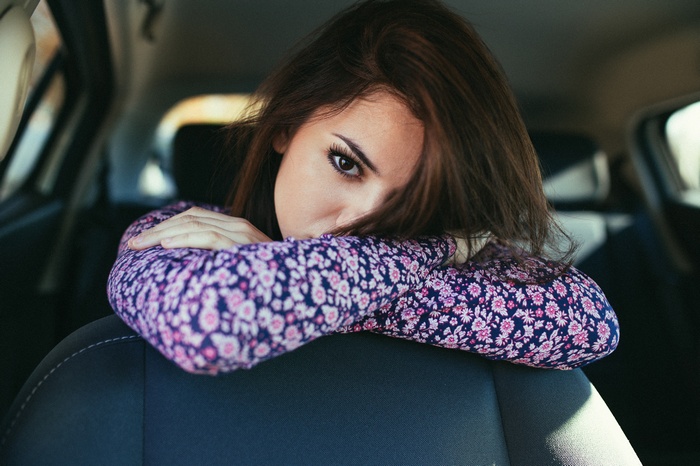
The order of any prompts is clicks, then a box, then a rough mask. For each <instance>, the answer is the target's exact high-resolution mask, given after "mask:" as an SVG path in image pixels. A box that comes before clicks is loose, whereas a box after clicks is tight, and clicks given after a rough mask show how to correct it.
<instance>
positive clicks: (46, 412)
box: [0, 316, 638, 465]
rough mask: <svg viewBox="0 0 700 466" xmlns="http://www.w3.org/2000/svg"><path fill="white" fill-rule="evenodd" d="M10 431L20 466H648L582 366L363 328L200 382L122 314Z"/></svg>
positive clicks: (85, 343)
mask: <svg viewBox="0 0 700 466" xmlns="http://www.w3.org/2000/svg"><path fill="white" fill-rule="evenodd" d="M35 388H36V389H35ZM25 401H26V403H25ZM592 430H596V431H599V432H604V433H605V435H598V434H595V433H593V432H591V431H592ZM1 432H3V441H4V442H5V443H4V445H3V446H2V448H0V464H10V465H12V464H21V465H31V464H168V465H171V464H208V465H216V464H421V465H425V464H468V465H479V464H497V465H509V464H513V465H532V464H538V465H543V464H571V465H578V464H610V463H609V462H607V461H602V462H601V459H603V460H608V459H609V460H611V461H613V463H614V464H638V462H636V456H635V455H634V452H633V451H632V450H631V447H630V446H629V443H628V442H627V440H626V438H625V437H624V435H623V434H622V432H621V431H620V429H619V427H618V425H617V423H616V422H615V420H614V418H613V417H612V415H611V414H610V413H609V411H608V410H607V408H606V407H605V404H604V403H603V402H602V400H600V398H599V397H598V395H597V393H596V392H595V390H594V389H592V386H591V385H590V383H589V382H588V380H587V379H586V378H585V376H584V375H583V373H582V372H581V371H580V370H576V371H571V372H550V371H542V370H537V369H529V368H524V367H517V366H513V365H511V364H508V363H495V362H490V361H486V360H484V359H482V358H480V357H478V356H475V355H473V354H468V353H463V352H459V351H454V350H446V349H441V348H435V347H430V346H426V345H421V344H418V343H412V342H406V341H401V340H395V339H391V338H388V337H382V336H378V335H373V334H367V333H363V334H352V335H335V336H331V337H325V338H321V339H319V340H317V341H315V342H312V343H311V344H309V345H307V346H304V347H302V348H299V349H298V350H296V351H294V352H292V353H289V354H286V355H284V356H282V357H279V358H277V359H274V360H271V361H268V362H266V363H263V364H261V365H259V366H257V367H256V368H254V369H252V370H249V371H237V372H234V373H231V374H228V375H225V376H220V377H216V378H214V377H207V376H195V375H191V374H187V373H184V372H182V371H181V370H180V369H178V368H177V367H175V366H174V365H173V364H171V363H170V362H169V361H166V360H165V359H164V358H162V357H161V356H160V355H159V354H158V353H157V352H156V351H155V350H153V349H152V348H151V347H150V346H148V345H147V344H145V343H144V342H143V341H142V340H141V339H140V338H138V337H137V336H135V335H134V334H133V332H131V330H129V329H128V328H126V327H125V326H124V325H123V324H122V323H121V321H119V319H117V318H116V317H114V316H110V317H107V318H105V319H102V320H100V321H97V322H95V323H93V324H90V325H88V326H86V327H84V328H83V329H81V330H79V331H78V332H76V333H75V334H73V335H71V336H70V337H69V338H68V339H67V340H66V341H64V342H63V343H61V345H59V346H58V347H57V348H56V349H55V350H54V351H53V352H52V353H51V354H50V355H49V356H48V357H47V359H46V360H45V361H44V362H43V363H42V365H41V366H40V367H39V368H38V369H37V370H36V371H35V373H34V374H33V375H32V378H31V379H30V380H29V381H28V383H27V385H26V386H25V388H24V389H23V392H22V393H21V394H20V399H18V401H17V402H16V403H15V405H14V406H13V408H12V410H11V412H10V415H9V416H8V418H6V420H5V423H4V426H3V430H2V431H1ZM591 435H593V438H594V441H589V440H587V439H590V438H591Z"/></svg>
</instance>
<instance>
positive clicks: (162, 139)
mask: <svg viewBox="0 0 700 466" xmlns="http://www.w3.org/2000/svg"><path fill="white" fill-rule="evenodd" d="M249 103H250V95H249V94H207V95H200V96H195V97H190V98H188V99H185V100H182V101H180V102H178V103H177V104H175V105H174V106H173V107H172V108H171V109H170V110H169V111H168V112H167V113H166V114H165V116H164V117H163V119H162V120H161V121H160V123H159V124H158V128H157V130H156V134H155V140H154V148H153V151H152V156H151V157H150V158H149V160H148V162H147V163H146V165H145V166H144V168H143V170H142V171H141V174H140V176H139V192H140V193H141V194H142V195H144V196H146V197H153V198H161V199H167V198H170V197H172V196H173V195H174V194H175V187H174V183H173V181H172V177H171V175H170V170H169V166H170V153H171V147H172V142H173V138H174V137H175V133H177V130H178V129H179V128H180V127H182V126H184V125H187V124H193V123H218V124H222V125H224V124H228V123H231V122H233V121H236V120H237V119H239V118H241V117H242V116H243V115H244V114H245V112H246V110H247V109H248V107H249Z"/></svg>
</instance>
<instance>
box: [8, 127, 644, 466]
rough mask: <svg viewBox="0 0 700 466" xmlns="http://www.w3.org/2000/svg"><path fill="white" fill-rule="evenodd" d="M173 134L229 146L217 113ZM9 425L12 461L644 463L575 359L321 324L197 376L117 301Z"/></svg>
mask: <svg viewBox="0 0 700 466" xmlns="http://www.w3.org/2000/svg"><path fill="white" fill-rule="evenodd" d="M182 131H186V133H182ZM180 134H181V135H182V134H185V136H181V137H179V138H178V137H176V140H175V141H176V143H177V145H176V147H175V148H174V155H175V156H176V158H180V157H185V158H187V157H196V158H197V159H198V160H201V157H210V156H211V154H207V153H206V151H207V150H216V151H220V150H221V146H220V145H219V142H217V138H218V133H216V130H215V129H214V128H212V127H211V126H208V125H202V126H194V127H190V128H189V129H181V133H180ZM213 136H216V138H213ZM183 141H184V142H183ZM198 141H199V142H198ZM185 146H187V147H190V148H196V150H194V149H188V150H185V149H184V148H185ZM207 148H208V149H207ZM217 153H218V152H217ZM209 160H214V159H209ZM173 163H174V167H176V170H181V173H184V174H185V175H186V174H187V173H188V170H187V169H186V168H183V167H186V166H187V163H185V164H181V165H178V164H180V162H178V161H176V160H174V161H173ZM178 166H179V167H180V168H177V167H178ZM175 178H176V180H177V179H178V176H177V175H176V177H175ZM185 178H187V177H186V176H185ZM193 179H198V180H199V183H200V186H199V191H198V192H199V193H205V192H207V190H209V192H211V193H215V192H219V193H222V192H224V191H222V190H218V191H217V189H218V188H216V186H212V185H211V184H210V183H211V181H210V178H209V176H207V175H206V174H202V175H201V176H199V175H198V176H197V177H192V178H190V181H191V180H193ZM192 188H193V189H195V188H196V186H193V187H192ZM183 192H184V191H183ZM200 200H207V201H210V202H212V201H213V202H217V201H219V202H220V201H221V200H220V199H214V198H212V197H209V198H207V199H200ZM0 436H1V437H0V464H3V465H5V464H7V465H20V464H21V465H32V464H101V465H109V464H120V465H121V464H135V465H138V464H168V465H170V464H421V465H425V464H470V465H471V464H498V465H501V464H505V465H545V464H560V465H564V464H566V465H584V464H585V465H590V464H601V465H603V464H604V465H607V464H619V465H625V464H639V460H638V459H637V456H636V454H635V452H634V451H633V449H632V447H631V446H630V444H629V442H628V441H627V439H626V437H625V435H624V433H623V432H622V430H621V429H620V427H619V425H618V424H617V422H616V420H615V419H614V417H613V415H612V414H611V412H610V411H609V409H608V408H607V406H606V405H605V402H604V401H603V400H602V399H601V397H600V396H599V394H598V393H597V391H596V390H595V388H594V387H593V385H592V384H591V383H590V382H589V381H588V379H587V378H586V376H585V375H584V373H583V372H582V371H581V370H580V369H577V370H573V371H552V370H541V369H533V368H527V367H522V366H516V365H513V364H510V363H506V362H494V361H489V360H486V359H483V358H481V357H479V356H477V355H474V354H469V353H465V352H461V351H457V350H448V349H443V348H436V347H431V346H427V345H423V344H418V343H413V342H407V341H403V340H397V339H392V338H389V337H385V336H380V335H374V334H370V333H359V334H348V335H333V336H328V337H323V338H320V339H318V340H316V341H314V342H312V343H310V344H308V345H305V346H303V347H301V348H299V349H297V350H295V351H293V352H291V353H288V354H285V355H283V356H281V357H278V358H275V359H273V360H270V361H267V362H265V363H263V364H261V365H259V366H257V367H255V368H253V369H251V370H240V371H236V372H233V373H231V374H227V375H224V376H219V377H209V376H201V375H200V376H197V375H192V374H188V373H186V372H183V371H182V370H180V369H179V368H177V367H176V366H175V365H173V364H172V363H171V362H169V361H167V360H166V359H164V358H163V357H162V356H161V355H160V354H159V353H158V352H157V351H156V350H154V349H153V348H152V347H151V346H150V345H149V344H147V343H146V342H144V340H142V339H141V338H140V337H139V336H138V335H136V334H135V333H134V332H133V331H132V330H130V329H129V328H128V327H127V326H126V325H124V324H123V323H122V322H121V320H120V319H119V318H118V317H116V316H109V317H105V318H103V319H100V320H97V321H95V322H93V323H91V324H88V325H87V326H85V327H82V328H81V329H79V330H77V331H76V332H74V333H73V334H72V335H70V336H69V337H67V338H66V339H65V340H64V341H63V342H61V343H60V344H59V345H58V346H57V347H56V348H55V349H54V350H53V351H52V352H51V353H50V354H49V355H48V356H47V357H46V358H45V359H44V361H43V362H42V363H41V364H40V365H39V366H38V367H37V368H36V370H35V371H34V373H33V374H32V376H31V377H30V378H29V380H28V381H27V382H26V383H25V385H24V387H23V388H22V390H21V392H20V394H19V395H18V396H17V398H16V400H15V402H14V404H13V405H12V407H11V409H10V411H9V413H8V414H7V416H6V417H5V419H4V422H3V424H2V427H1V428H0Z"/></svg>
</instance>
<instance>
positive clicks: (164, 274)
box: [108, 203, 454, 374]
mask: <svg viewBox="0 0 700 466" xmlns="http://www.w3.org/2000/svg"><path fill="white" fill-rule="evenodd" d="M189 207H190V204H185V203H180V204H177V205H175V206H171V207H169V208H166V209H164V210H162V211H156V212H153V213H151V214H148V215H146V216H145V217H143V218H141V219H139V220H138V221H137V222H135V223H134V224H133V225H132V226H131V227H130V228H129V229H128V230H127V232H126V233H125V234H124V237H123V238H122V242H121V246H120V250H119V256H118V258H117V261H116V263H115V264H114V267H113V268H112V271H111V273H110V276H109V282H108V294H109V300H110V303H111V305H112V307H113V308H114V310H115V312H116V313H117V314H118V315H119V316H120V317H121V318H122V319H123V320H124V321H125V322H126V323H127V324H128V325H129V326H131V327H132V328H133V329H134V330H135V331H137V332H138V333H139V334H141V335H142V336H143V337H144V338H145V339H146V340H148V341H149V342H150V343H151V344H152V345H153V346H155V347H156V348H157V349H158V350H159V351H160V352H161V353H163V354H164V355H165V356H166V357H167V358H169V359H171V360H173V361H174V362H175V363H177V364H178V365H179V366H181V367H182V368H183V369H185V370H188V371H191V372H202V373H212V374H213V373H217V372H224V371H231V370H235V369H238V368H249V367H251V366H253V365H255V364H257V363H258V362H260V361H263V360H266V359H269V358H271V357H274V356H276V355H279V354H282V353H285V352H287V351H290V350H292V349H294V348H296V347H298V346H300V345H302V344H304V343H306V342H308V341H311V340H312V339H314V338H317V337H319V336H322V335H326V334H328V333H332V332H334V331H335V330H337V329H338V328H340V327H341V326H347V325H350V324H352V323H353V322H355V321H357V320H358V319H360V318H362V317H364V316H366V315H368V314H370V313H372V312H374V311H376V310H377V309H378V308H379V307H381V306H384V305H387V304H389V303H390V302H391V301H393V300H395V299H396V298H397V297H398V296H400V295H401V294H403V293H405V292H407V291H408V290H410V289H412V288H415V287H418V286H420V285H421V284H422V282H423V280H424V279H425V277H426V276H427V275H428V273H429V272H430V270H431V269H432V268H434V267H436V266H439V265H440V264H441V263H442V262H444V261H445V260H446V259H447V258H448V257H449V256H450V255H451V254H452V253H453V252H454V243H453V242H452V241H450V240H448V239H446V238H430V239H421V240H416V241H406V242H397V241H388V240H387V241H385V240H378V239H373V238H363V239H358V238H353V237H340V238H333V237H330V236H324V237H322V238H318V239H311V240H304V241H294V240H286V241H282V242H266V243H256V244H247V245H239V246H233V247H231V248H228V249H224V250H219V251H211V250H205V249H192V248H182V249H164V248H162V247H160V246H155V247H152V248H148V249H143V250H132V249H130V248H129V247H128V240H129V239H130V238H131V237H133V236H134V235H136V234H138V233H140V232H142V231H144V230H146V229H148V228H151V227H153V226H155V225H156V224H158V223H160V222H162V221H163V220H165V219H167V218H170V217H172V216H173V215H175V214H177V213H179V212H182V211H184V210H186V209H187V208H189Z"/></svg>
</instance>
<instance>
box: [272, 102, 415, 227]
mask: <svg viewBox="0 0 700 466" xmlns="http://www.w3.org/2000/svg"><path fill="white" fill-rule="evenodd" d="M320 114H321V112H317V115H316V116H318V115H320ZM423 137H424V129H423V124H422V123H421V122H420V121H419V120H418V119H417V118H416V117H415V116H413V114H412V113H411V111H410V110H409V109H408V107H406V106H405V105H404V104H403V103H402V102H400V101H399V100H398V99H397V98H396V97H394V96H392V95H391V94H389V93H387V92H377V93H374V94H372V95H370V96H368V97H366V98H363V99H357V100H355V101H353V102H352V103H351V104H350V105H349V106H348V107H347V108H345V109H344V110H343V111H342V112H340V113H337V114H334V115H332V116H330V117H323V118H319V117H316V118H313V117H312V118H311V119H310V120H309V121H308V122H307V123H305V124H304V125H302V126H301V127H300V128H299V129H298V131H297V132H296V133H295V134H294V135H293V136H292V137H291V138H287V139H286V140H283V139H282V138H280V140H279V141H275V144H274V147H275V150H276V151H277V152H279V153H281V154H282V163H281V165H280V169H279V173H278V174H277V179H276V182H275V213H276V215H277V221H278V223H279V227H280V231H281V232H282V236H283V237H285V238H286V237H288V236H292V237H294V238H296V239H304V238H315V237H318V236H320V235H322V234H323V233H327V232H329V231H332V230H334V229H335V228H336V227H338V226H341V225H347V224H349V223H351V222H353V221H354V220H356V219H358V218H359V217H361V216H362V215H364V214H367V213H369V212H370V211H372V210H374V209H376V208H377V207H379V206H380V205H381V204H382V203H383V202H384V200H385V199H386V198H387V196H388V195H389V194H390V193H391V192H392V191H394V190H397V189H399V188H402V187H403V186H404V185H405V184H406V183H407V182H408V180H409V179H410V177H411V175H412V174H413V170H414V168H415V166H416V165H417V163H418V159H419V157H420V154H421V151H422V150H423Z"/></svg>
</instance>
